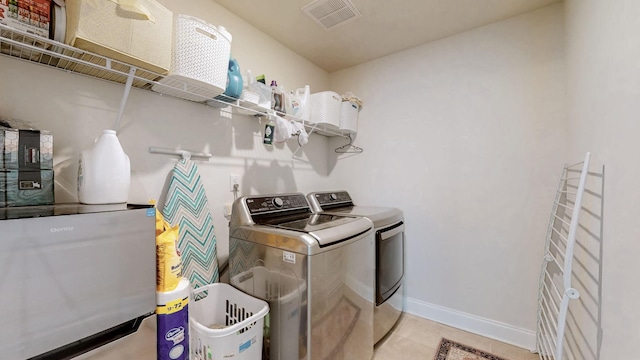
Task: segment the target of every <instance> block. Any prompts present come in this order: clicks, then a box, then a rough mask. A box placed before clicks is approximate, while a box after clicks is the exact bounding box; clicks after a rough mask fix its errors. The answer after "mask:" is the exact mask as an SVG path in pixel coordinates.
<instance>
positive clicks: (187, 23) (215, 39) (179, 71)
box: [152, 14, 231, 102]
mask: <svg viewBox="0 0 640 360" xmlns="http://www.w3.org/2000/svg"><path fill="white" fill-rule="evenodd" d="M230 56H231V34H230V33H229V32H227V30H226V29H225V28H224V27H222V26H218V27H216V26H214V25H211V24H209V23H207V22H205V21H204V20H201V19H198V18H195V17H193V16H188V15H182V14H181V15H178V16H177V17H176V21H175V31H174V36H173V51H172V56H171V68H170V71H169V74H168V75H167V76H166V77H164V78H162V79H160V81H159V83H160V84H155V85H154V86H153V88H152V89H153V90H154V91H157V92H160V93H163V94H168V95H171V96H175V97H179V98H182V99H186V100H191V101H198V102H204V101H207V100H208V99H212V98H214V97H216V96H218V95H220V94H222V93H224V91H225V89H226V87H227V73H228V69H229V58H230ZM185 83H186V89H185V88H184V84H185Z"/></svg>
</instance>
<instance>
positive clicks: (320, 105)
mask: <svg viewBox="0 0 640 360" xmlns="http://www.w3.org/2000/svg"><path fill="white" fill-rule="evenodd" d="M341 110H342V96H340V95H339V94H338V93H335V92H333V91H322V92H317V93H314V94H311V122H314V123H317V124H320V125H322V126H324V127H325V128H327V129H329V130H336V131H337V130H338V129H339V127H340V112H341ZM319 133H320V134H324V135H328V134H326V133H324V132H322V131H319Z"/></svg>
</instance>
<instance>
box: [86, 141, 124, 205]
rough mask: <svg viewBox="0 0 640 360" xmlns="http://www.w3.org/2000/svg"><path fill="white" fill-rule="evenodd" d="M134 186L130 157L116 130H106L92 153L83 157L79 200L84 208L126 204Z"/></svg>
mask: <svg viewBox="0 0 640 360" xmlns="http://www.w3.org/2000/svg"><path fill="white" fill-rule="evenodd" d="M130 184H131V168H130V163H129V156H127V154H125V152H124V150H123V149H122V146H121V145H120V141H119V140H118V137H117V136H116V132H115V131H113V130H104V132H103V133H102V135H101V136H100V138H99V139H98V141H96V143H95V144H94V146H93V148H92V149H90V150H84V151H82V153H81V154H80V164H79V167H78V200H79V201H80V202H81V203H83V204H117V203H126V202H127V199H128V197H129V186H130Z"/></svg>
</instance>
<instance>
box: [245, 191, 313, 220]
mask: <svg viewBox="0 0 640 360" xmlns="http://www.w3.org/2000/svg"><path fill="white" fill-rule="evenodd" d="M245 202H246V204H247V208H248V209H249V213H250V214H251V215H256V214H262V213H268V212H272V211H284V210H294V209H303V208H309V203H308V202H307V199H306V198H305V196H304V194H289V195H273V196H258V197H250V198H247V199H246V201H245Z"/></svg>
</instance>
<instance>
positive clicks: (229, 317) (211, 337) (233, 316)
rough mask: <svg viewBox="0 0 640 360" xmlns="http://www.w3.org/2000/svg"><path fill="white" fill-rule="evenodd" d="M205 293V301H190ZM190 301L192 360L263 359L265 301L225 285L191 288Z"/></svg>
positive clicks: (266, 307)
mask: <svg viewBox="0 0 640 360" xmlns="http://www.w3.org/2000/svg"><path fill="white" fill-rule="evenodd" d="M205 291H206V292H207V294H206V297H205V298H202V299H199V300H195V301H194V300H193V299H195V298H199V297H201V296H204V294H202V293H203V292H205ZM191 298H192V299H191V301H190V303H191V305H190V308H189V329H190V339H191V345H190V346H189V350H190V352H191V360H210V359H234V360H260V359H262V337H263V327H264V317H265V315H267V313H268V312H269V305H268V304H267V303H266V302H264V301H262V300H260V299H256V298H254V297H252V296H249V295H247V294H245V293H243V292H241V291H239V290H237V289H235V288H234V287H233V286H231V285H228V284H224V283H216V284H211V285H206V286H202V287H199V288H197V289H194V290H193V291H192V295H191Z"/></svg>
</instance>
